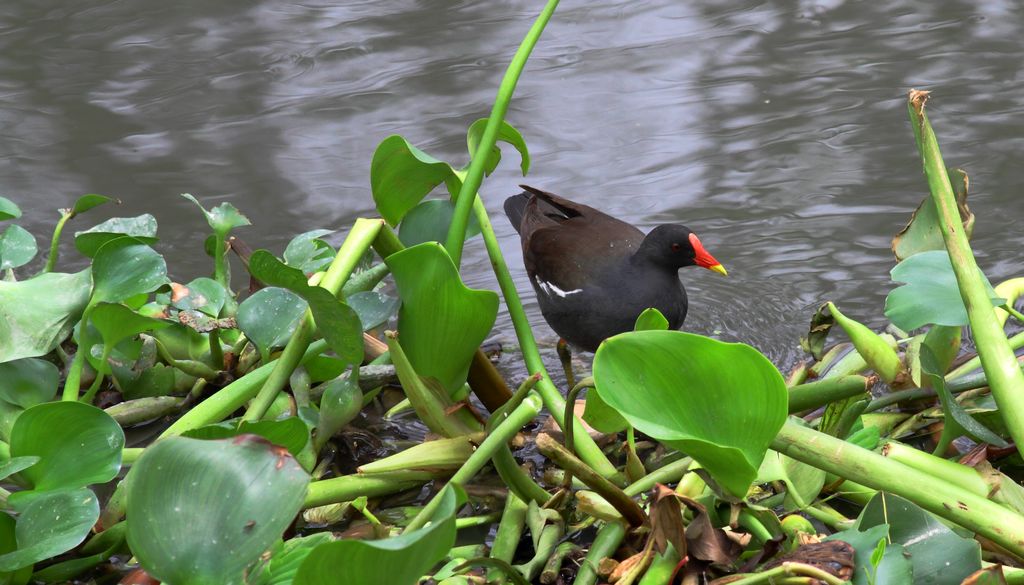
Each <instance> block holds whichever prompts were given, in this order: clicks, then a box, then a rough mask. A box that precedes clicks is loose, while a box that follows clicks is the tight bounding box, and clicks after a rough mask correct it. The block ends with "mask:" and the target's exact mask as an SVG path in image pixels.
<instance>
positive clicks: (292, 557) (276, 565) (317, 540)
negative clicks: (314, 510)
mask: <svg viewBox="0 0 1024 585" xmlns="http://www.w3.org/2000/svg"><path fill="white" fill-rule="evenodd" d="M333 540H334V538H333V537H332V535H331V533H330V532H316V533H314V534H310V535H309V536H298V537H295V538H290V539H288V540H287V541H285V542H279V543H277V544H276V545H274V548H273V550H271V552H270V560H269V561H267V562H265V563H263V564H262V565H261V566H259V565H258V568H257V569H255V570H254V571H252V572H251V573H250V574H249V577H248V585H292V583H295V582H296V581H295V573H296V572H297V571H298V570H299V565H301V564H302V561H303V560H305V558H306V557H307V556H308V555H309V553H310V552H311V551H312V550H313V549H314V548H315V547H316V546H317V545H320V544H323V543H325V542H331V541H333Z"/></svg>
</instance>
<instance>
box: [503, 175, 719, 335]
mask: <svg viewBox="0 0 1024 585" xmlns="http://www.w3.org/2000/svg"><path fill="white" fill-rule="evenodd" d="M520 187H522V188H523V189H525V190H526V191H524V192H523V193H520V194H518V195H514V196H512V197H509V198H508V199H506V200H505V214H506V215H508V218H509V220H510V221H511V222H512V225H513V226H514V227H515V228H516V231H517V232H519V236H520V238H521V239H522V244H523V262H524V263H525V264H526V274H527V275H528V276H529V277H530V284H532V285H533V289H534V290H535V291H536V292H537V301H538V302H539V303H540V311H541V313H542V314H543V315H544V319H545V320H547V322H548V324H550V325H551V328H552V329H554V330H555V332H556V333H558V334H559V335H560V336H562V338H563V339H565V340H566V341H568V342H569V343H571V344H573V345H575V346H577V347H580V348H582V349H585V350H587V351H596V350H597V346H598V345H599V344H600V343H601V342H602V341H603V340H604V339H606V338H608V337H611V336H612V335H616V334H618V333H622V332H624V331H632V330H633V326H634V324H635V322H636V318H637V317H638V316H639V315H640V313H641V312H643V311H644V309H647V308H649V307H654V308H656V309H658V310H659V311H661V313H662V314H663V315H665V318H666V319H668V322H669V326H670V327H671V328H672V329H678V328H679V327H681V326H682V324H683V319H685V318H686V307H687V301H686V290H685V289H684V288H683V285H682V283H681V282H679V274H678V271H679V269H680V268H682V267H684V266H702V267H704V268H707V269H709V270H714V271H715V272H720V273H721V274H726V271H725V268H724V267H723V266H722V264H721V263H720V262H719V261H718V260H715V259H714V257H712V256H711V254H709V253H708V252H707V250H705V249H704V246H703V245H701V243H700V240H699V239H698V238H697V235H696V234H694V233H693V232H691V231H690V230H689V228H687V227H685V226H681V225H677V224H663V225H659V226H657V227H655V228H654V229H653V230H651V233H649V234H647V235H646V236H645V235H644V233H643V232H641V231H640V230H639V229H637V228H636V227H634V226H632V225H630V224H628V223H626V222H624V221H622V220H620V219H616V218H614V217H612V216H610V215H608V214H606V213H602V212H600V211H598V210H596V209H594V208H593V207H588V206H586V205H581V204H579V203H575V202H573V201H569V200H568V199H563V198H562V197H559V196H557V195H554V194H553V193H548V192H546V191H541V190H540V189H534V188H533V187H528V186H526V185H520Z"/></svg>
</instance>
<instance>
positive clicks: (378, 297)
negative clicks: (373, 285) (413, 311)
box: [345, 290, 402, 331]
mask: <svg viewBox="0 0 1024 585" xmlns="http://www.w3.org/2000/svg"><path fill="white" fill-rule="evenodd" d="M345 302H346V303H348V306H350V307H352V310H353V311H355V312H356V315H359V321H360V322H361V323H362V324H363V331H369V330H370V329H373V328H374V327H379V326H380V325H382V324H384V323H387V321H388V319H390V318H391V317H393V316H394V315H395V313H397V312H398V307H399V306H400V305H401V304H402V302H401V301H400V300H399V299H397V298H396V297H392V296H389V295H386V294H383V293H379V292H376V291H372V290H368V291H363V292H357V293H355V294H352V295H349V297H348V298H347V299H345Z"/></svg>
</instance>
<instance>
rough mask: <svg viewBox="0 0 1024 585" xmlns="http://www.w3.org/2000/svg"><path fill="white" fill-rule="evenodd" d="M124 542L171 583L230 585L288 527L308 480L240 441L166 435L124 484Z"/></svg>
mask: <svg viewBox="0 0 1024 585" xmlns="http://www.w3.org/2000/svg"><path fill="white" fill-rule="evenodd" d="M126 483H127V516H128V544H129V545H130V546H131V549H132V552H133V553H135V556H136V557H137V558H138V559H139V562H140V563H141V565H142V566H143V567H144V568H145V569H146V571H147V572H148V573H149V574H150V575H152V576H153V577H155V578H157V579H159V580H160V581H163V582H165V583H171V584H173V585H212V584H215V583H216V584H221V585H234V584H240V583H242V582H243V580H244V573H245V569H246V567H248V566H249V565H251V564H253V563H254V562H256V561H257V560H258V559H259V557H260V555H261V554H263V552H264V551H266V550H267V549H269V548H270V547H271V546H273V544H274V542H275V541H277V540H278V539H280V538H281V535H282V534H283V533H284V531H285V530H286V529H287V528H288V526H289V525H290V524H291V522H292V520H293V519H294V518H295V515H296V514H297V513H298V511H299V509H300V508H301V507H302V502H303V501H304V499H305V497H306V489H307V487H308V484H309V475H308V474H306V472H305V471H303V470H302V468H301V467H300V466H299V464H298V463H297V462H296V461H295V459H294V458H293V457H292V456H291V455H289V454H288V453H287V452H286V451H285V450H284V449H282V448H280V447H275V446H273V445H271V444H270V443H268V442H266V441H265V440H264V439H261V438H259V437H255V436H253V435H243V436H241V437H237V438H235V439H230V440H222V441H202V440H199V439H189V438H187V437H170V438H167V439H164V440H162V441H159V442H157V443H154V444H153V445H151V446H150V447H147V448H146V451H145V452H144V453H143V454H142V457H140V458H139V460H138V461H137V462H136V463H135V466H134V467H133V468H132V471H131V473H130V474H129V475H128V478H127V479H126Z"/></svg>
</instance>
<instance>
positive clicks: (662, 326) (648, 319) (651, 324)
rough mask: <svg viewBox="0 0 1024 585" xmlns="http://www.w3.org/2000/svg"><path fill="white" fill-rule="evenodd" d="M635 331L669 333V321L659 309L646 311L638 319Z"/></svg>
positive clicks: (634, 327) (634, 326)
mask: <svg viewBox="0 0 1024 585" xmlns="http://www.w3.org/2000/svg"><path fill="white" fill-rule="evenodd" d="M633 331H668V319H666V318H665V315H662V314H661V311H659V310H658V309H655V308H650V309H644V312H643V313H640V316H639V317H637V318H636V324H635V325H633Z"/></svg>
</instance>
